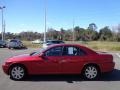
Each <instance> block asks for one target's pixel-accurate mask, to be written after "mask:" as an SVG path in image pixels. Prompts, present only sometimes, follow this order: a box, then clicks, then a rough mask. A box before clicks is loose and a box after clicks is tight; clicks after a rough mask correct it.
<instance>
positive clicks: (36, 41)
mask: <svg viewBox="0 0 120 90" xmlns="http://www.w3.org/2000/svg"><path fill="white" fill-rule="evenodd" d="M42 42H43V41H41V40H39V39H36V40H34V41H32V43H33V44H41V43H42Z"/></svg>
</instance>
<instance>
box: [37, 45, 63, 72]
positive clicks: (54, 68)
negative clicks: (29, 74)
mask: <svg viewBox="0 0 120 90" xmlns="http://www.w3.org/2000/svg"><path fill="white" fill-rule="evenodd" d="M61 58H62V46H57V47H54V48H51V49H49V50H47V51H46V52H45V53H44V58H43V59H44V62H43V63H41V64H39V72H41V73H43V74H58V73H60V72H61V68H60V67H61V66H60V63H59V61H60V60H61Z"/></svg>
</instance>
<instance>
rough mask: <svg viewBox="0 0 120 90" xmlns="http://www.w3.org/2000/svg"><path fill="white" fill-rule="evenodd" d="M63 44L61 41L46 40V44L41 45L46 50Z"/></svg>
mask: <svg viewBox="0 0 120 90" xmlns="http://www.w3.org/2000/svg"><path fill="white" fill-rule="evenodd" d="M63 43H64V42H63V41H61V40H47V41H46V42H44V43H43V48H47V47H48V46H49V45H53V44H63Z"/></svg>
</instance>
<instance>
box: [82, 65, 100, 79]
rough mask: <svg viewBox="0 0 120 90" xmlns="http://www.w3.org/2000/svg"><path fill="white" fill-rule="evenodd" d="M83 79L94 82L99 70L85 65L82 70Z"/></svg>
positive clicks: (93, 66)
mask: <svg viewBox="0 0 120 90" xmlns="http://www.w3.org/2000/svg"><path fill="white" fill-rule="evenodd" d="M82 74H83V77H84V78H85V79H87V80H95V79H97V78H98V76H99V75H100V70H99V68H98V67H97V66H95V65H87V66H85V68H84V69H83V72H82Z"/></svg>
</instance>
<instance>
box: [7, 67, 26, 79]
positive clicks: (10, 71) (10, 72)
mask: <svg viewBox="0 0 120 90" xmlns="http://www.w3.org/2000/svg"><path fill="white" fill-rule="evenodd" d="M15 67H21V68H23V70H24V76H23V77H22V78H20V79H16V78H14V77H13V76H12V69H13V68H15ZM9 75H10V78H11V79H12V80H15V81H20V80H23V79H24V78H25V77H26V69H25V67H23V66H22V65H14V66H12V67H11V68H10V70H9Z"/></svg>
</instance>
